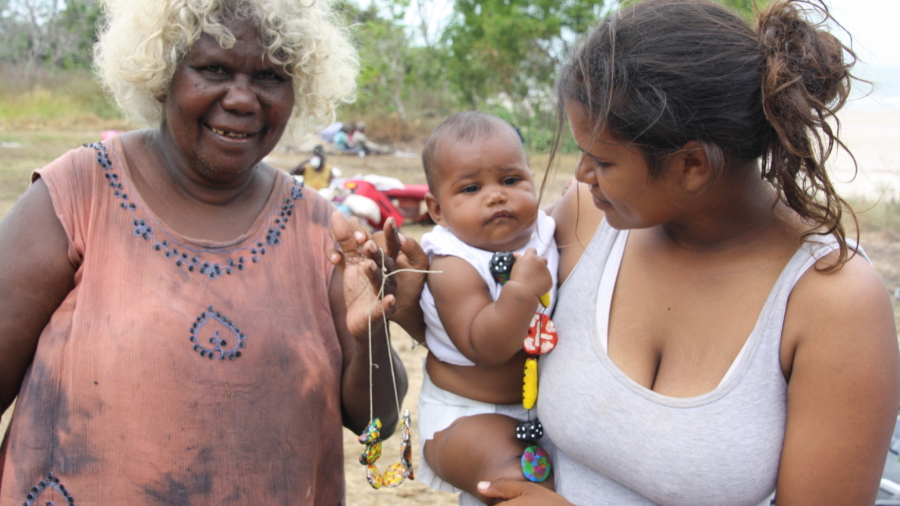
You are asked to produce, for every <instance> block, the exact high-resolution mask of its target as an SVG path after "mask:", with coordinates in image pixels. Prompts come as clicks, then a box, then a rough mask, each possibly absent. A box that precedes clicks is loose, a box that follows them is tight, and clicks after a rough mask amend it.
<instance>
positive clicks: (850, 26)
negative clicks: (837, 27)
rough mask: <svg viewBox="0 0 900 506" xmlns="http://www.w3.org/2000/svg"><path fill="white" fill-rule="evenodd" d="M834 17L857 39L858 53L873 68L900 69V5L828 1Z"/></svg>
mask: <svg viewBox="0 0 900 506" xmlns="http://www.w3.org/2000/svg"><path fill="white" fill-rule="evenodd" d="M826 1H828V2H829V3H830V4H831V8H832V11H833V12H832V15H833V16H834V17H835V19H837V20H838V21H839V22H840V23H841V24H842V25H844V28H846V29H847V31H849V32H850V33H851V34H852V35H853V39H854V44H853V46H854V49H856V50H857V52H858V53H859V56H860V58H861V59H862V60H864V61H865V62H867V63H869V64H872V65H900V27H898V23H900V1H898V0H826Z"/></svg>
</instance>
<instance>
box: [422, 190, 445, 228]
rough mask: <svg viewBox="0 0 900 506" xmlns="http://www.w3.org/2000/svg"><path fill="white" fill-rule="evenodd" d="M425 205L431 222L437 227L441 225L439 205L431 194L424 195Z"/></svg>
mask: <svg viewBox="0 0 900 506" xmlns="http://www.w3.org/2000/svg"><path fill="white" fill-rule="evenodd" d="M425 205H426V206H427V207H428V214H429V215H430V216H431V221H433V222H435V223H437V224H438V225H443V223H442V222H441V204H440V202H438V199H437V197H435V196H434V195H432V194H431V192H428V193H426V194H425Z"/></svg>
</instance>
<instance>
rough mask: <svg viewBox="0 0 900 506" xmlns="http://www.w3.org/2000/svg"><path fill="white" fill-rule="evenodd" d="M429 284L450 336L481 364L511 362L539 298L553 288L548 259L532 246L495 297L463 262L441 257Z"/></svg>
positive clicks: (466, 353)
mask: <svg viewBox="0 0 900 506" xmlns="http://www.w3.org/2000/svg"><path fill="white" fill-rule="evenodd" d="M431 270H432V271H442V272H441V273H433V274H429V275H428V286H429V289H430V290H431V293H432V295H433V296H434V302H435V307H436V308H437V312H438V316H439V317H440V318H441V323H443V325H444V329H445V330H446V331H447V334H448V335H449V336H450V340H451V341H453V344H454V345H455V346H456V348H457V349H458V350H459V351H460V353H462V354H463V355H464V356H465V357H466V358H468V359H469V360H471V361H472V362H475V364H476V365H481V366H496V365H501V364H504V363H506V362H507V361H509V360H510V359H511V358H512V357H513V355H515V354H516V352H517V351H519V350H521V349H522V341H524V339H525V336H526V335H527V334H528V326H529V324H530V323H531V319H532V317H533V316H534V313H535V311H536V310H537V307H538V297H540V296H541V295H543V294H545V293H547V292H548V291H550V289H551V288H552V285H553V278H552V277H551V275H550V271H549V269H547V260H546V259H544V258H541V257H539V256H537V254H536V253H535V251H534V250H533V249H528V250H527V251H526V252H525V254H523V255H522V256H521V257H519V258H518V259H517V260H516V263H515V264H513V269H512V272H511V273H510V279H509V281H507V282H506V284H505V285H504V286H503V289H502V290H501V291H500V296H499V297H498V298H497V300H496V301H492V300H491V295H490V292H489V291H488V287H487V286H486V285H485V284H484V280H483V279H482V278H481V276H480V275H479V274H478V272H477V271H476V270H475V268H474V267H472V266H471V265H470V264H469V263H468V262H466V261H465V260H463V259H461V258H458V257H454V256H437V257H435V258H434V260H433V261H432V263H431Z"/></svg>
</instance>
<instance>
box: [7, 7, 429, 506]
mask: <svg viewBox="0 0 900 506" xmlns="http://www.w3.org/2000/svg"><path fill="white" fill-rule="evenodd" d="M329 3H330V2H295V1H292V0H211V1H208V2H203V3H198V2H182V1H178V0H146V1H142V2H134V1H132V0H106V1H105V2H104V3H103V8H104V12H105V13H106V15H107V18H106V19H107V24H106V26H105V28H104V29H103V31H102V33H101V34H100V41H99V43H98V45H97V47H96V55H95V63H96V65H97V68H98V69H99V72H100V74H101V78H102V79H103V82H104V84H105V85H106V87H107V88H108V89H110V90H112V92H113V94H114V95H115V98H116V100H117V102H118V104H119V106H120V107H121V109H122V110H123V111H125V112H126V113H129V114H131V115H132V120H134V121H137V122H140V123H144V124H149V125H151V128H149V129H146V130H138V131H132V132H127V133H124V134H122V135H120V136H114V137H112V138H111V139H109V140H107V141H103V142H97V143H94V144H91V145H86V146H84V147H82V148H79V149H75V150H72V151H69V152H68V153H66V154H65V155H63V156H62V157H61V158H59V159H57V160H56V161H54V162H52V163H51V164H49V165H48V166H46V167H44V168H42V169H38V170H36V171H35V172H34V174H33V176H32V178H33V182H32V185H31V186H30V187H29V188H28V190H26V192H25V193H24V194H23V196H22V197H21V198H20V199H19V201H18V202H17V203H16V204H15V206H14V207H13V209H12V210H10V212H9V213H8V214H7V215H6V217H5V218H4V219H3V220H2V222H0V409H6V408H7V407H9V406H10V404H11V403H12V402H13V399H16V397H17V396H18V401H17V403H16V407H15V411H14V413H13V415H12V422H11V424H10V426H9V430H8V432H7V434H6V439H5V441H4V443H3V446H2V449H0V463H2V462H5V467H4V468H3V469H2V470H0V504H3V505H10V504H23V502H24V504H29V505H30V504H38V503H40V504H45V503H46V504H53V503H55V504H121V505H124V504H128V505H156V504H192V505H221V504H257V503H274V504H294V505H319V504H329V505H336V504H343V503H344V500H345V481H344V468H343V451H342V425H343V426H346V427H348V428H349V429H351V430H353V431H356V432H360V431H362V430H363V429H364V428H365V427H366V426H367V425H368V423H369V421H370V420H371V419H372V417H373V416H375V417H379V418H380V419H381V421H382V422H383V424H384V428H383V432H382V435H383V436H384V437H387V436H389V435H390V433H391V432H393V429H394V427H395V426H396V424H397V422H398V418H399V416H398V415H399V413H398V408H399V407H398V406H397V405H396V402H397V401H396V399H397V397H399V398H400V399H402V398H403V395H404V393H405V391H406V385H407V380H406V375H405V371H404V369H403V365H402V363H401V362H400V361H399V359H398V358H397V356H396V354H395V353H394V351H393V350H392V348H391V346H390V344H389V342H388V336H387V335H386V333H387V329H386V328H385V325H384V324H383V323H382V322H383V320H382V315H383V314H385V313H386V314H388V315H390V314H393V317H394V319H395V320H396V321H398V322H399V323H400V324H401V325H404V326H405V323H404V321H405V318H406V317H408V316H409V315H417V314H418V315H420V314H421V310H420V309H419V305H418V296H419V292H418V290H413V291H414V293H407V292H406V291H404V290H406V287H408V286H410V287H417V286H421V277H422V275H421V274H415V275H413V281H410V280H408V279H404V278H403V276H406V275H408V274H411V273H408V272H401V273H398V274H397V278H400V279H397V280H396V281H397V283H396V292H394V293H393V294H389V295H387V296H385V297H384V298H383V299H381V300H378V299H377V296H378V294H377V291H376V288H378V287H380V286H381V276H380V273H381V272H382V271H381V269H380V267H381V266H380V265H379V263H376V262H375V260H379V261H381V260H383V259H385V258H384V257H383V256H382V255H381V254H379V253H378V251H379V250H378V249H377V247H376V246H375V244H374V243H371V242H369V241H367V236H366V235H365V232H364V231H362V230H355V231H354V230H353V229H352V228H350V227H348V224H347V223H346V222H345V221H344V220H343V218H342V217H341V215H340V213H338V212H336V211H335V210H334V207H333V206H331V204H330V203H328V202H327V201H325V199H323V198H322V197H320V196H319V195H318V194H317V193H316V192H313V191H305V190H304V189H303V188H302V186H301V185H300V184H298V183H296V182H295V181H294V179H293V178H292V177H290V176H289V175H287V174H286V173H284V172H283V171H281V170H278V169H276V168H274V167H272V166H271V165H269V164H267V163H265V162H264V161H263V158H264V157H265V156H266V155H268V154H269V153H270V152H271V151H272V149H273V148H274V147H275V145H276V144H277V143H278V141H279V139H280V138H281V136H282V133H283V132H284V131H285V128H286V127H287V126H288V123H289V121H292V122H293V123H294V126H295V128H296V129H298V130H299V131H301V132H302V131H303V130H312V127H313V126H315V125H321V124H325V123H328V122H329V121H330V120H331V118H332V116H333V111H334V108H335V107H336V105H337V104H338V103H339V102H340V101H342V100H344V99H346V98H348V97H350V96H351V95H352V93H353V90H354V84H353V83H354V80H355V76H356V72H357V68H358V62H357V59H356V56H355V52H354V50H353V47H352V45H351V44H350V42H349V41H348V40H347V39H346V38H345V35H344V32H343V31H342V30H341V29H340V28H339V27H337V26H335V25H334V24H332V21H331V19H332V13H331V10H330V7H329ZM316 90H323V91H316ZM325 90H327V91H325ZM329 227H331V232H329ZM386 228H387V229H388V232H389V233H388V234H387V235H388V239H389V242H388V244H387V249H388V257H390V256H391V255H392V254H393V255H396V256H397V262H398V266H400V267H402V266H404V265H409V266H412V267H418V266H420V265H422V262H421V261H420V262H418V263H416V262H415V259H416V258H417V257H416V253H417V252H418V253H421V250H418V251H417V250H416V247H415V243H414V242H413V241H406V240H404V239H403V238H401V237H399V236H398V235H397V233H396V227H395V226H394V225H393V222H389V223H388V224H387V227H386ZM337 245H339V246H340V250H341V251H338V250H335V249H333V248H335V247H336V246H337ZM398 248H399V249H400V251H399V252H398ZM422 256H424V254H422ZM419 258H420V257H419ZM386 260H388V261H387V264H388V265H386V266H385V267H388V268H390V265H389V264H390V263H391V262H390V261H389V260H390V258H387V259H386ZM424 264H425V265H427V260H425V262H424ZM418 268H421V267H418ZM390 279H394V278H389V280H390ZM417 279H418V281H416V280H417ZM388 288H391V287H390V286H389V287H388ZM405 315H406V316H405ZM417 320H418V321H420V320H421V316H418V318H417ZM373 363H374V364H378V365H380V367H377V368H374V369H373V368H372V367H371V365H370V364H373ZM389 364H392V365H393V367H388V365H389ZM392 371H396V375H395V376H394V377H393V378H392ZM392 379H395V380H396V383H395V382H394V381H392ZM360 479H362V477H360Z"/></svg>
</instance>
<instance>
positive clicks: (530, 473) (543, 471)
mask: <svg viewBox="0 0 900 506" xmlns="http://www.w3.org/2000/svg"><path fill="white" fill-rule="evenodd" d="M522 474H524V475H525V478H526V479H527V480H528V481H533V482H535V483H540V482H542V481H544V480H546V479H547V478H548V477H549V476H550V455H549V454H548V453H547V450H544V449H543V448H541V447H540V446H537V445H531V446H529V447H528V448H525V453H523V454H522Z"/></svg>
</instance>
